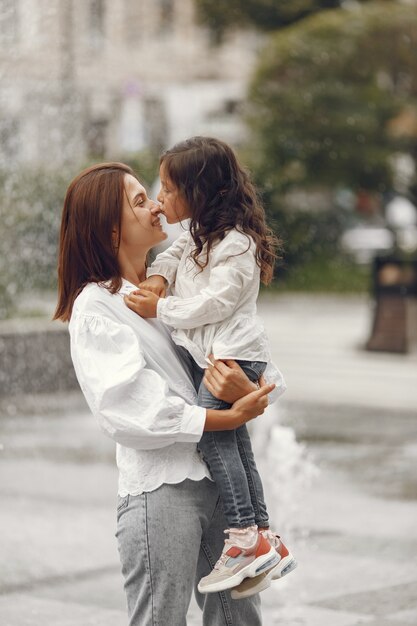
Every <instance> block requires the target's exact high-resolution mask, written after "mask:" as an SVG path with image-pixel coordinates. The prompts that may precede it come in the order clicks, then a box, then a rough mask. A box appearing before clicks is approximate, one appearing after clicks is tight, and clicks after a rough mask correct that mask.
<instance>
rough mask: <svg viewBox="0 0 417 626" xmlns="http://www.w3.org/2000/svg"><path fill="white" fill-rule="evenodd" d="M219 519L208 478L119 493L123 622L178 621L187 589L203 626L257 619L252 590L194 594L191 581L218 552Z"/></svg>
mask: <svg viewBox="0 0 417 626" xmlns="http://www.w3.org/2000/svg"><path fill="white" fill-rule="evenodd" d="M226 527H227V522H226V519H225V517H224V514H223V509H222V505H221V501H220V497H219V493H218V490H217V487H216V485H215V483H213V482H211V481H210V480H208V479H207V478H205V479H203V480H200V481H192V480H188V479H187V480H185V481H184V482H182V483H179V484H174V485H168V484H164V485H162V486H161V487H159V488H158V489H156V490H155V491H151V492H148V493H143V494H141V495H139V496H130V495H129V496H126V497H124V498H120V497H119V502H118V509H117V532H116V537H117V540H118V547H119V554H120V560H121V564H122V573H123V576H124V579H125V585H124V586H125V591H126V596H127V606H128V615H129V622H128V623H129V626H186V624H187V621H186V615H187V610H188V606H189V604H190V600H191V594H192V591H193V588H194V593H195V596H196V600H197V603H198V605H199V607H200V608H201V610H202V612H203V615H202V624H203V626H261V624H262V619H261V611H260V598H259V595H258V594H257V595H254V596H252V597H250V598H246V599H244V600H232V599H231V597H230V593H229V592H221V593H209V594H206V595H202V594H200V593H199V592H198V590H197V584H198V582H199V580H200V578H202V577H203V576H207V574H209V573H210V571H211V570H212V568H213V565H214V564H215V562H216V561H217V559H218V558H219V556H220V553H221V551H222V549H223V544H224V534H223V531H224V530H225V529H226Z"/></svg>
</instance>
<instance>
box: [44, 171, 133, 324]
mask: <svg viewBox="0 0 417 626" xmlns="http://www.w3.org/2000/svg"><path fill="white" fill-rule="evenodd" d="M126 174H131V175H132V176H135V174H134V173H133V171H132V170H131V168H130V167H129V166H127V165H124V164H123V163H99V164H98V165H93V166H92V167H89V168H87V169H85V170H83V171H82V172H81V173H80V174H78V176H77V177H76V178H74V180H73V181H72V182H71V184H70V186H69V187H68V190H67V193H66V196H65V201H64V208H63V211H62V220H61V234H60V239H59V253H58V304H57V307H56V310H55V314H54V318H53V319H60V320H62V321H63V322H65V321H68V320H69V319H70V317H71V312H72V307H73V305H74V300H75V298H76V297H77V296H78V294H79V293H80V292H81V290H82V289H83V287H84V286H85V285H86V284H87V283H91V282H93V283H106V284H105V286H106V287H107V288H108V289H109V291H110V292H111V293H116V292H117V291H118V290H119V289H120V287H121V284H122V277H121V273H120V267H119V263H118V259H117V248H118V244H119V241H117V242H116V244H115V242H114V231H115V230H116V232H117V233H118V236H119V237H120V228H121V221H122V207H123V195H124V193H125V188H124V177H125V175H126Z"/></svg>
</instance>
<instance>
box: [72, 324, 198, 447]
mask: <svg viewBox="0 0 417 626" xmlns="http://www.w3.org/2000/svg"><path fill="white" fill-rule="evenodd" d="M70 335H71V356H72V359H73V363H74V368H75V372H76V375H77V378H78V381H79V383H80V386H81V389H82V391H83V393H84V395H85V397H86V400H87V402H88V404H89V406H90V409H91V410H92V412H93V414H94V415H95V417H96V418H97V420H98V423H99V426H100V428H101V430H103V431H104V433H106V434H107V435H109V436H110V437H111V438H112V439H114V440H115V441H117V442H118V443H120V444H121V445H123V446H127V447H129V448H136V449H138V450H151V449H155V448H163V447H165V446H169V445H171V444H173V443H175V442H197V441H199V440H200V438H201V435H202V433H203V429H204V424H205V418H206V411H205V409H202V408H201V407H198V406H192V405H190V404H187V403H186V402H185V401H184V400H183V399H182V398H180V397H178V396H174V395H170V394H169V389H168V385H167V384H166V382H165V381H164V380H163V379H162V378H161V376H159V375H158V374H157V373H156V372H154V371H153V370H151V369H148V368H147V366H146V361H145V358H144V355H143V353H142V351H141V349H140V346H139V343H138V339H137V337H136V335H135V333H134V331H133V330H132V329H131V328H130V327H129V326H127V325H124V324H121V323H118V322H115V321H113V320H112V319H109V318H107V317H104V316H100V315H94V316H93V315H91V316H90V315H79V316H77V317H76V319H75V320H71V323H70Z"/></svg>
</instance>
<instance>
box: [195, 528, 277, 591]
mask: <svg viewBox="0 0 417 626" xmlns="http://www.w3.org/2000/svg"><path fill="white" fill-rule="evenodd" d="M278 564H279V557H278V553H277V551H276V550H275V548H274V547H272V546H271V544H270V543H269V541H268V539H267V538H266V537H265V536H264V535H263V534H262V533H258V536H257V538H256V542H255V545H254V546H252V547H251V548H242V547H241V546H238V545H236V544H235V543H233V541H231V540H230V539H226V541H225V542H224V548H223V552H222V554H221V556H220V558H219V560H218V561H217V563H216V565H215V566H214V569H213V570H212V571H211V572H210V574H209V575H208V576H204V578H202V579H201V580H200V582H199V584H198V590H199V591H200V592H201V593H215V592H217V591H224V590H225V589H231V588H232V587H236V585H239V583H241V582H242V580H243V579H246V578H247V577H253V576H258V574H260V573H261V572H265V571H269V570H270V569H271V568H274V567H275V566H276V565H278Z"/></svg>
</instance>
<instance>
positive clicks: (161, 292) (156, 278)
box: [139, 274, 167, 298]
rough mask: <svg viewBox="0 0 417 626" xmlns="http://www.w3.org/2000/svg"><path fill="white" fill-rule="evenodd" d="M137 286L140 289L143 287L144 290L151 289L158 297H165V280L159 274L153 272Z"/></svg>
mask: <svg viewBox="0 0 417 626" xmlns="http://www.w3.org/2000/svg"><path fill="white" fill-rule="evenodd" d="M139 287H140V288H141V289H145V290H146V291H151V292H152V293H154V294H155V295H156V296H159V297H160V298H165V295H166V291H167V281H166V280H165V278H164V277H163V276H160V275H159V274H154V275H153V276H149V278H147V279H146V280H144V281H143V282H142V283H139Z"/></svg>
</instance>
